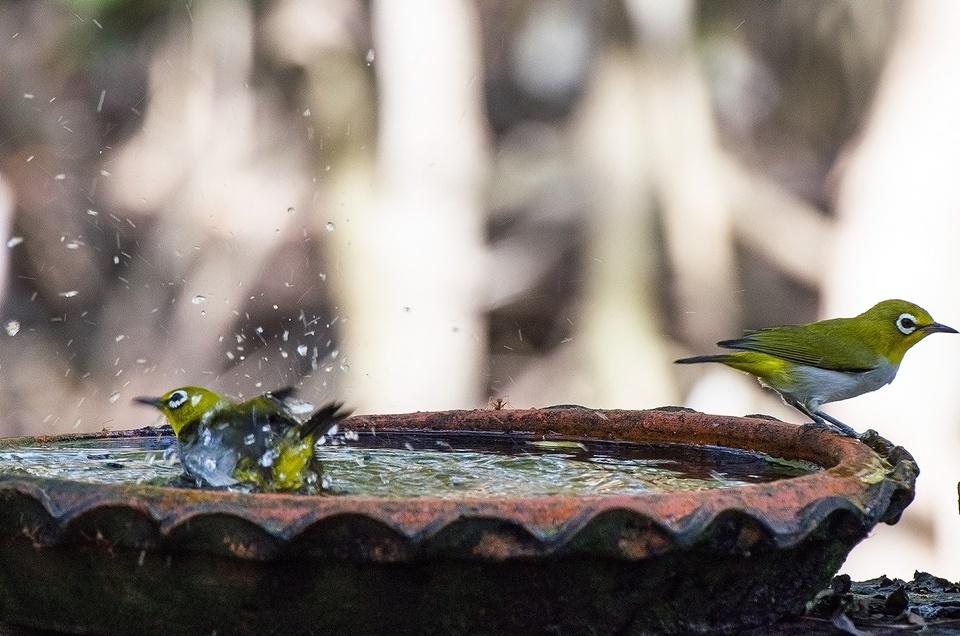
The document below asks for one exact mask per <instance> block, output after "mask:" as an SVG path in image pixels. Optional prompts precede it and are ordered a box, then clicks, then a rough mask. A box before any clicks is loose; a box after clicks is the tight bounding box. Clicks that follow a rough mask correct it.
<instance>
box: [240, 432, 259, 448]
mask: <svg viewBox="0 0 960 636" xmlns="http://www.w3.org/2000/svg"><path fill="white" fill-rule="evenodd" d="M255 441H257V437H256V435H254V434H253V433H250V434H249V435H246V436H245V437H244V438H243V443H244V444H246V445H247V446H251V445H252V444H253V443H254V442H255Z"/></svg>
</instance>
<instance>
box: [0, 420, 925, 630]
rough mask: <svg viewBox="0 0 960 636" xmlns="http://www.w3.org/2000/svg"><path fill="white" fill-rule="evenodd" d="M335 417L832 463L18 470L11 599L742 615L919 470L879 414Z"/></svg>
mask: <svg viewBox="0 0 960 636" xmlns="http://www.w3.org/2000/svg"><path fill="white" fill-rule="evenodd" d="M341 428H344V429H351V430H357V431H386V430H390V431H401V432H402V431H410V432H430V431H476V432H489V433H490V434H495V433H510V434H511V435H520V436H523V435H528V436H530V437H531V438H534V439H544V438H546V439H552V438H557V439H570V438H580V439H602V440H624V441H644V442H668V443H687V444H701V445H706V444H709V445H721V446H727V447H731V448H742V449H747V450H755V451H762V452H765V453H768V454H771V455H775V456H780V457H784V458H788V459H804V460H807V461H811V462H814V463H817V464H819V465H821V466H824V467H825V470H823V471H820V472H817V473H814V474H811V475H805V476H801V477H794V478H791V479H784V480H779V481H775V482H771V483H764V484H751V485H748V486H740V487H736V488H725V489H711V490H703V491H679V492H672V493H643V494H638V495H609V496H586V497H574V496H564V495H554V496H541V497H499V498H490V499H485V498H469V499H462V500H450V499H439V498H430V497H414V498H395V499H384V498H374V497H360V496H339V495H338V496H304V495H284V494H243V493H228V492H222V491H202V490H187V489H177V488H166V487H157V486H144V485H104V484H89V483H80V482H71V481H64V480H57V479H46V478H34V477H21V476H10V475H7V476H3V477H0V620H5V621H9V622H11V623H16V624H24V625H30V626H34V627H43V628H48V629H50V628H52V629H59V630H63V631H94V632H102V633H135V632H137V633H142V632H143V631H147V632H150V631H167V632H171V631H183V630H190V631H209V630H210V629H215V630H218V632H219V633H233V632H238V633H257V634H262V633H311V632H314V631H315V632H316V633H323V632H328V631H333V630H345V629H350V630H353V631H356V632H360V633H367V632H383V631H391V632H405V631H414V632H423V631H426V632H431V631H436V632H446V633H449V632H457V633H464V632H475V631H478V630H479V631H484V632H490V631H493V632H529V631H542V630H544V629H550V628H551V626H557V627H561V628H562V629H563V631H573V632H577V631H580V630H598V631H601V632H607V631H621V630H624V629H626V630H640V631H643V630H655V631H691V630H693V631H715V630H719V629H736V628H738V627H742V626H747V625H757V624H763V623H765V622H770V621H772V620H775V619H776V618H778V617H780V616H782V615H784V614H786V613H789V612H797V611H801V610H802V608H803V603H804V602H805V601H806V600H808V599H809V598H810V597H812V596H813V594H815V593H816V591H817V590H819V589H821V588H822V587H823V586H824V585H826V583H827V582H829V580H830V578H831V577H832V576H833V575H834V574H835V573H836V571H837V570H838V569H839V567H840V565H841V564H842V562H843V560H844V559H845V558H846V555H847V553H848V552H849V551H850V549H852V547H853V546H854V545H856V543H858V542H859V541H860V540H862V539H863V538H864V537H865V536H866V535H867V533H868V532H869V530H870V529H871V528H873V526H874V525H876V524H877V523H879V522H881V521H884V522H887V523H895V522H896V520H897V519H898V518H899V515H900V513H901V512H902V511H903V509H904V508H905V507H906V505H907V504H909V502H910V501H911V500H912V498H913V487H914V480H915V478H916V474H917V468H916V464H915V463H914V462H913V459H912V457H910V455H909V454H908V453H907V452H906V451H904V450H903V449H902V448H900V447H894V446H892V445H891V444H889V442H886V440H883V439H882V438H880V437H879V436H877V435H876V434H875V433H873V432H870V433H868V434H867V435H865V436H864V437H863V441H862V442H861V441H857V440H854V439H850V438H846V437H841V436H839V435H836V434H834V433H832V432H830V431H828V430H826V429H824V428H822V427H817V426H797V425H793V424H787V423H784V422H779V421H776V420H769V419H761V418H756V417H745V418H737V417H726V416H715V415H706V414H703V413H696V412H693V411H689V410H686V409H673V408H669V409H658V410H650V411H621V410H595V409H587V408H580V407H572V408H547V409H530V410H474V411H445V412H422V413H412V414H404V415H366V416H354V417H352V418H350V419H349V420H348V421H347V422H346V423H345V424H343V425H342V427H341ZM156 433H157V430H156V429H140V430H138V431H118V432H110V433H103V434H98V435H68V436H59V437H47V438H19V439H11V440H0V446H3V447H10V446H12V445H16V444H23V443H37V442H44V441H50V440H57V439H77V438H91V437H108V438H116V437H124V436H134V435H145V434H156ZM38 581H42V582H43V583H42V584H41V585H37V582H38ZM52 599H55V601H54V602H51V600H52ZM106 607H109V609H108V610H105V608H106ZM54 608H56V611H54Z"/></svg>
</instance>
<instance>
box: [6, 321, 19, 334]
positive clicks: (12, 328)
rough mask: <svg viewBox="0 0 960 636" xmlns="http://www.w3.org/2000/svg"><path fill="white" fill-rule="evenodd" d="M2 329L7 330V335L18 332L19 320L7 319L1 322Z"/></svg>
mask: <svg viewBox="0 0 960 636" xmlns="http://www.w3.org/2000/svg"><path fill="white" fill-rule="evenodd" d="M3 329H4V331H6V332H7V335H8V336H15V335H17V334H18V333H20V321H19V320H8V321H7V322H5V323H3Z"/></svg>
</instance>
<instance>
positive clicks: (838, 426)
mask: <svg viewBox="0 0 960 636" xmlns="http://www.w3.org/2000/svg"><path fill="white" fill-rule="evenodd" d="M813 418H814V420H816V421H819V423H821V424H824V425H826V426H827V427H828V428H830V429H833V430H834V431H836V432H837V433H840V434H841V435H844V436H846V437H852V438H854V439H859V438H860V434H859V433H857V431H856V430H854V429H853V427H850V426H847V425H846V424H844V423H843V422H841V421H840V420H838V419H837V418H835V417H831V416H829V415H827V414H826V413H824V412H823V411H816V412H814V413H813Z"/></svg>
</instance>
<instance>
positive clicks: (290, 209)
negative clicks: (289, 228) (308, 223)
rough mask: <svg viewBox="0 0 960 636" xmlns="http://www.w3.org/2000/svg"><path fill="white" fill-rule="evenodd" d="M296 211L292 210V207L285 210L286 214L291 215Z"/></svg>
mask: <svg viewBox="0 0 960 636" xmlns="http://www.w3.org/2000/svg"><path fill="white" fill-rule="evenodd" d="M296 211H297V210H296V208H294V207H293V206H292V205H291V206H290V207H289V208H287V214H293V213H294V212H296Z"/></svg>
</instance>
